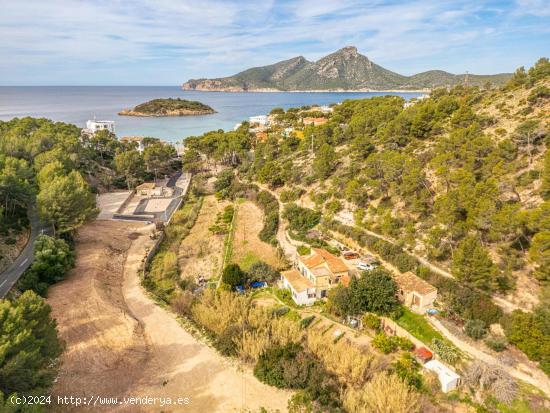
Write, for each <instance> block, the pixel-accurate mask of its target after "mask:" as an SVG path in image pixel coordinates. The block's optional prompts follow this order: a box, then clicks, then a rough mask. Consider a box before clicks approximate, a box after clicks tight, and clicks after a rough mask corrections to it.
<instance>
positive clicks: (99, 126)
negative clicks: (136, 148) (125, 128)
mask: <svg viewBox="0 0 550 413" xmlns="http://www.w3.org/2000/svg"><path fill="white" fill-rule="evenodd" d="M86 129H87V132H90V133H92V134H95V133H96V132H99V131H100V130H108V131H109V132H111V133H115V122H114V121H113V120H95V119H94V120H89V121H87V122H86Z"/></svg>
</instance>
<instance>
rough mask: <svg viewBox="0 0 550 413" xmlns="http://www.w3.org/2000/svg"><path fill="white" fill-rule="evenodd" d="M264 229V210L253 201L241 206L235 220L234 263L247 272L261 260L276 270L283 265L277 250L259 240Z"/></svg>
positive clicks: (232, 257)
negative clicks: (259, 235)
mask: <svg viewBox="0 0 550 413" xmlns="http://www.w3.org/2000/svg"><path fill="white" fill-rule="evenodd" d="M262 228H263V213H262V210H261V209H260V208H258V207H257V206H256V205H255V204H254V203H253V202H251V201H245V202H243V203H242V204H239V206H238V208H237V216H236V218H235V232H234V235H233V253H232V256H231V261H232V262H235V263H237V264H239V265H240V266H241V267H242V268H243V269H245V270H246V269H248V268H249V267H250V265H252V264H254V262H257V261H260V260H261V261H265V262H267V263H268V264H269V265H271V266H273V267H275V268H278V267H279V266H280V265H281V262H280V260H279V258H278V257H277V250H276V249H275V248H274V247H273V246H271V245H269V244H267V243H265V242H263V241H262V240H260V239H259V238H258V234H259V233H260V231H261V230H262Z"/></svg>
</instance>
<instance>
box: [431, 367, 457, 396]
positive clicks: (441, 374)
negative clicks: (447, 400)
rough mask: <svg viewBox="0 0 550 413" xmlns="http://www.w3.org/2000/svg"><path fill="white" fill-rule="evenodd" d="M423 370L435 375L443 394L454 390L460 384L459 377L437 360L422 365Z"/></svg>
mask: <svg viewBox="0 0 550 413" xmlns="http://www.w3.org/2000/svg"><path fill="white" fill-rule="evenodd" d="M424 368H426V369H428V370H431V371H433V372H435V373H436V374H437V377H438V378H439V383H440V384H441V391H442V392H443V393H448V392H450V391H452V390H454V389H456V388H457V387H458V385H459V384H460V376H459V375H458V374H456V373H455V372H454V371H453V370H451V369H450V368H449V367H447V366H446V365H444V364H443V363H441V362H440V361H438V360H430V361H428V362H427V363H426V364H424Z"/></svg>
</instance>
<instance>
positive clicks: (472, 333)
mask: <svg viewBox="0 0 550 413" xmlns="http://www.w3.org/2000/svg"><path fill="white" fill-rule="evenodd" d="M464 332H465V333H466V334H467V335H468V336H469V337H472V338H473V339H474V340H480V339H482V338H483V337H485V335H486V334H487V327H486V326H485V323H484V322H483V321H481V320H467V321H466V324H464Z"/></svg>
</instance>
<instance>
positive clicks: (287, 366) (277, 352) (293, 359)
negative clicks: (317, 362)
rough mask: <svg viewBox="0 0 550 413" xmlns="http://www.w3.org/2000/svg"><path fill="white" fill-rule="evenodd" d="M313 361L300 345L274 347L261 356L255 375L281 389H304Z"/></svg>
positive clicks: (291, 344) (255, 367)
mask: <svg viewBox="0 0 550 413" xmlns="http://www.w3.org/2000/svg"><path fill="white" fill-rule="evenodd" d="M313 363H314V362H313V360H312V359H311V358H309V357H307V355H306V354H305V353H304V352H303V350H302V347H301V346H300V345H299V344H295V343H290V344H287V345H286V346H282V347H272V348H270V349H268V350H267V351H266V352H265V353H264V354H263V355H261V356H260V358H259V359H258V362H257V363H256V366H254V375H255V376H256V377H257V378H258V380H260V381H261V382H263V383H267V384H269V385H270V386H275V387H279V388H291V389H303V388H305V387H306V386H307V378H308V375H309V374H308V373H309V370H310V368H311V367H312V365H313Z"/></svg>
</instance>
